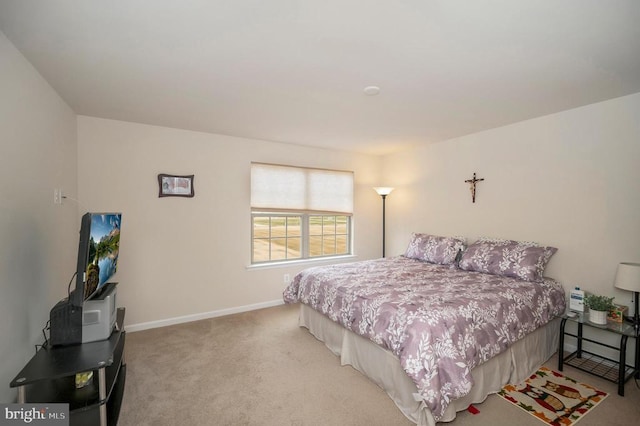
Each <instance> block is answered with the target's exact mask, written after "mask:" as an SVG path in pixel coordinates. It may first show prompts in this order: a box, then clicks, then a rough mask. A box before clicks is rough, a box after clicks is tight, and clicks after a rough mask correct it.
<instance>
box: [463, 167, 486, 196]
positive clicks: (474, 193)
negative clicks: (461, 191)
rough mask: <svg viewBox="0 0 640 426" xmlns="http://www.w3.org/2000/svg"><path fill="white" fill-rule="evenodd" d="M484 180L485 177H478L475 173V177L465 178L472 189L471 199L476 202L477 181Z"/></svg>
mask: <svg viewBox="0 0 640 426" xmlns="http://www.w3.org/2000/svg"><path fill="white" fill-rule="evenodd" d="M483 180H484V178H482V179H476V174H475V173H474V174H473V179H467V180H465V183H468V184H469V189H470V190H471V200H472V201H473V202H474V203H475V202H476V183H478V182H482V181H483Z"/></svg>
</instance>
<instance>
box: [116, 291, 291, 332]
mask: <svg viewBox="0 0 640 426" xmlns="http://www.w3.org/2000/svg"><path fill="white" fill-rule="evenodd" d="M283 304H284V302H283V301H282V299H279V300H272V301H271V302H263V303H256V304H253V305H244V306H238V307H236V308H228V309H221V310H219V311H211V312H202V313H199V314H193V315H185V316H182V317H175V318H167V319H163V320H158V321H149V322H143V323H140V324H132V325H125V330H127V332H128V333H132V332H135V331H142V330H148V329H151V328H158V327H166V326H168V325H175V324H182V323H185V322H191V321H199V320H203V319H208V318H216V317H222V316H225V315H231V314H238V313H240V312H248V311H255V310H258V309H263V308H271V307H273V306H278V305H283Z"/></svg>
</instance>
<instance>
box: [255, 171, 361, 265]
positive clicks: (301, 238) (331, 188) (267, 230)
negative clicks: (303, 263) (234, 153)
mask: <svg viewBox="0 0 640 426" xmlns="http://www.w3.org/2000/svg"><path fill="white" fill-rule="evenodd" d="M352 211H353V173H352V172H344V171H335V170H324V169H309V168H300V167H291V166H279V165H273V164H261V163H253V164H252V165H251V222H252V231H251V238H252V245H251V246H252V255H251V262H252V263H265V262H279V261H287V260H296V259H309V258H317V257H322V256H340V255H348V254H351V225H352V222H351V216H352Z"/></svg>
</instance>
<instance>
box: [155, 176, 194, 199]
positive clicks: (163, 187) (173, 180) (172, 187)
mask: <svg viewBox="0 0 640 426" xmlns="http://www.w3.org/2000/svg"><path fill="white" fill-rule="evenodd" d="M193 178H194V175H170V174H166V173H160V174H158V197H188V198H192V197H193V196H194V195H195V193H194V190H193Z"/></svg>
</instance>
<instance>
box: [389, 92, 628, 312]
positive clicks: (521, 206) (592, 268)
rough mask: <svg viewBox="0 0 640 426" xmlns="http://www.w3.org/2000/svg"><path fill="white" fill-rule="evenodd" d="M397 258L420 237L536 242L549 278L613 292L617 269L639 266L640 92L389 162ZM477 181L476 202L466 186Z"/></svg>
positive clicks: (623, 296) (623, 298)
mask: <svg viewBox="0 0 640 426" xmlns="http://www.w3.org/2000/svg"><path fill="white" fill-rule="evenodd" d="M384 165H385V169H384V176H385V178H386V179H385V184H387V185H392V186H395V187H396V189H395V191H394V192H393V193H392V194H391V195H390V196H389V197H388V199H387V220H388V222H387V230H388V236H387V238H388V244H389V247H390V248H389V251H388V253H390V254H400V253H402V252H404V250H405V248H406V245H407V243H408V240H409V235H410V233H411V232H412V231H422V232H429V233H434V234H439V235H454V234H455V235H464V236H467V237H468V238H469V239H471V240H475V239H476V238H478V237H480V236H492V237H504V238H512V239H517V240H527V241H537V242H539V243H542V244H545V245H551V246H554V247H557V248H558V252H557V253H556V254H555V255H554V257H553V258H552V259H551V262H550V263H549V267H548V269H547V272H548V273H547V275H549V276H552V277H554V278H557V279H559V280H561V281H562V282H563V284H564V286H565V288H566V289H567V291H568V289H569V288H571V287H573V286H575V285H580V286H581V287H583V288H585V289H586V290H588V291H592V292H599V293H601V294H607V295H615V296H617V299H616V300H617V301H618V302H620V303H624V304H627V305H629V304H630V301H631V294H630V293H628V292H622V291H618V290H614V289H613V286H612V283H613V279H614V276H615V271H616V266H617V264H618V263H619V262H623V261H634V262H640V219H639V215H640V185H639V182H640V94H635V95H631V96H627V97H623V98H618V99H614V100H610V101H606V102H602V103H598V104H593V105H589V106H585V107H582V108H577V109H574V110H570V111H566V112H562V113H558V114H553V115H549V116H545V117H541V118H537V119H533V120H528V121H524V122H520V123H516V124H513V125H509V126H505V127H501V128H498V129H493V130H489V131H485V132H481V133H476V134H472V135H469V136H465V137H461V138H457V139H454V140H450V141H446V142H442V143H438V144H434V145H431V146H427V147H422V148H418V149H415V150H412V151H408V152H403V153H400V154H396V155H392V156H389V157H387V158H385V161H384ZM474 172H477V174H478V177H479V178H485V181H484V182H481V183H478V186H477V198H476V203H475V204H472V202H471V195H470V191H469V189H468V185H467V184H466V183H464V181H465V180H466V179H470V178H471V176H472V175H473V173H474Z"/></svg>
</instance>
